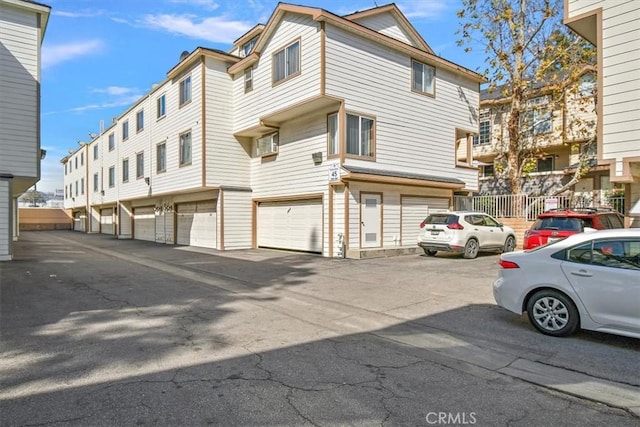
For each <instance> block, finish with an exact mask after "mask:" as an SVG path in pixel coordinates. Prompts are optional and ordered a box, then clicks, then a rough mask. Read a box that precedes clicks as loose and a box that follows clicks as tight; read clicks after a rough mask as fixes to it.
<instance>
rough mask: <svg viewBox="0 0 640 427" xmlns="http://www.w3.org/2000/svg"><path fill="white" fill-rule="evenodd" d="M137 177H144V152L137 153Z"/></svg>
mask: <svg viewBox="0 0 640 427" xmlns="http://www.w3.org/2000/svg"><path fill="white" fill-rule="evenodd" d="M136 178H137V179H140V178H144V152H142V153H138V154H136Z"/></svg>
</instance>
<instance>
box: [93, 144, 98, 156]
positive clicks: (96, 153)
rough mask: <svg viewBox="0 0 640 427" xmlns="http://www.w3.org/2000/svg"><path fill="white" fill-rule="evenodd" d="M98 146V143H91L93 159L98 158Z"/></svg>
mask: <svg viewBox="0 0 640 427" xmlns="http://www.w3.org/2000/svg"><path fill="white" fill-rule="evenodd" d="M98 150H99V148H98V144H97V143H96V144H94V145H93V160H98V154H99V151H98Z"/></svg>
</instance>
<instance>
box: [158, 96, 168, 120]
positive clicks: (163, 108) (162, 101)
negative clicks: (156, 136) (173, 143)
mask: <svg viewBox="0 0 640 427" xmlns="http://www.w3.org/2000/svg"><path fill="white" fill-rule="evenodd" d="M166 114H167V97H166V95H164V94H162V95H160V96H159V97H158V99H157V100H156V119H160V118H162V117H164V116H165V115H166Z"/></svg>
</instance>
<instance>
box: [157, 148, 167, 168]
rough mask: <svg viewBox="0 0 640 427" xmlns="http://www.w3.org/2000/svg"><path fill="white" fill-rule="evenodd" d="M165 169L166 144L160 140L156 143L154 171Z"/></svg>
mask: <svg viewBox="0 0 640 427" xmlns="http://www.w3.org/2000/svg"><path fill="white" fill-rule="evenodd" d="M166 170H167V144H166V143H164V142H161V143H160V144H158V145H156V172H158V173H160V172H164V171H166Z"/></svg>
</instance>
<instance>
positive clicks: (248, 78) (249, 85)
mask: <svg viewBox="0 0 640 427" xmlns="http://www.w3.org/2000/svg"><path fill="white" fill-rule="evenodd" d="M252 90H253V67H249V68H247V69H246V70H244V92H245V93H247V92H251V91H252Z"/></svg>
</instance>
